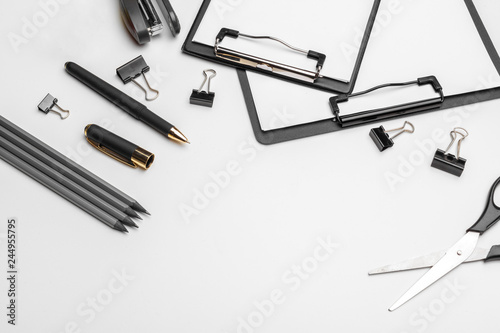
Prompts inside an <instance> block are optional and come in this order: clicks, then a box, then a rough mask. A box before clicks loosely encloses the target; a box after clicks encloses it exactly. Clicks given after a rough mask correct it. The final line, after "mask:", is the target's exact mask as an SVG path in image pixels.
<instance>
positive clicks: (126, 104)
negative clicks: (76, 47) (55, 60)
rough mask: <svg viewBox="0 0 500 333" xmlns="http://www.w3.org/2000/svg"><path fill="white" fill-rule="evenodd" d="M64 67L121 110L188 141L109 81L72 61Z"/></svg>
mask: <svg viewBox="0 0 500 333" xmlns="http://www.w3.org/2000/svg"><path fill="white" fill-rule="evenodd" d="M65 67H66V71H67V72H68V73H69V74H70V75H71V76H73V77H74V78H76V79H77V80H78V81H80V82H82V83H83V84H85V85H86V86H88V87H89V88H91V89H92V90H94V91H95V92H97V93H98V94H99V95H101V96H102V97H104V98H106V99H107V100H108V101H110V102H111V103H113V104H114V105H116V106H118V107H119V108H120V109H122V110H123V111H125V112H127V113H128V114H129V115H131V116H132V117H134V118H135V119H137V120H140V121H142V122H143V123H145V124H147V125H149V126H150V127H152V128H154V129H155V130H157V131H158V132H160V133H161V134H163V135H165V136H166V137H168V138H169V139H171V140H173V141H177V142H180V143H189V141H188V139H187V138H186V137H185V136H184V134H182V133H181V131H179V130H178V129H177V128H175V127H174V126H173V125H172V124H170V123H169V122H168V121H166V120H165V119H163V118H161V117H160V116H158V115H157V114H155V113H154V112H153V111H151V110H149V109H148V108H147V107H146V106H145V105H143V104H141V103H139V102H138V101H136V100H135V99H133V98H132V97H130V96H128V95H127V94H125V93H123V92H122V91H120V90H118V89H116V88H115V87H113V86H112V85H110V84H109V83H107V82H105V81H103V80H102V79H100V78H98V77H97V76H95V75H94V74H92V73H90V72H89V71H87V70H86V69H84V68H82V67H80V66H78V65H77V64H75V63H74V62H67V63H66V65H65Z"/></svg>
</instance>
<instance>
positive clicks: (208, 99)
mask: <svg viewBox="0 0 500 333" xmlns="http://www.w3.org/2000/svg"><path fill="white" fill-rule="evenodd" d="M208 73H212V75H210V76H208ZM203 75H205V80H203V83H202V84H201V87H200V89H198V90H196V89H193V93H192V94H191V98H190V99H189V102H190V103H191V104H194V105H200V106H207V107H209V108H211V107H212V106H213V105H214V99H215V93H213V92H211V91H210V81H212V79H213V78H214V77H216V76H217V72H216V71H214V70H213V69H205V70H204V71H203ZM205 84H207V90H206V91H205V90H203V87H204V86H205Z"/></svg>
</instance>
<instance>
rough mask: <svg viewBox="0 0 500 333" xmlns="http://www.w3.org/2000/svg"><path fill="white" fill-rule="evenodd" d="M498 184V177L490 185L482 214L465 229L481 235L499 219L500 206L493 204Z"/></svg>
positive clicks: (499, 182)
mask: <svg viewBox="0 0 500 333" xmlns="http://www.w3.org/2000/svg"><path fill="white" fill-rule="evenodd" d="M499 184H500V178H498V179H497V180H496V181H495V183H493V186H492V187H491V190H490V194H489V196H488V203H487V205H486V209H485V210H484V212H483V215H481V217H480V218H479V220H478V221H477V222H476V224H474V225H473V226H472V227H470V228H469V230H467V231H475V232H479V233H480V234H481V235H482V234H483V233H484V232H485V231H486V230H488V229H489V228H491V227H492V226H493V225H494V224H495V223H497V221H498V220H499V219H500V207H498V206H497V205H496V204H495V190H496V189H497V187H498V185H499Z"/></svg>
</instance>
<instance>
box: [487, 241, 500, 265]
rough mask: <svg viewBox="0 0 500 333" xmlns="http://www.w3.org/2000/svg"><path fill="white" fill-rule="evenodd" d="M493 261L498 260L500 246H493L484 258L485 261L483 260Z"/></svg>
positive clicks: (499, 257) (499, 258)
mask: <svg viewBox="0 0 500 333" xmlns="http://www.w3.org/2000/svg"><path fill="white" fill-rule="evenodd" d="M493 260H500V245H495V246H493V247H491V250H490V252H489V253H488V256H487V257H486V259H484V261H493Z"/></svg>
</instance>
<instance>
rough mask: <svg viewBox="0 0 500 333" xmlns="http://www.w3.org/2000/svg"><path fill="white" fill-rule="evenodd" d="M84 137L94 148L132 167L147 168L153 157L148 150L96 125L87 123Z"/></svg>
mask: <svg viewBox="0 0 500 333" xmlns="http://www.w3.org/2000/svg"><path fill="white" fill-rule="evenodd" d="M85 137H86V138H87V141H88V142H89V143H90V144H91V145H92V146H93V147H94V148H96V149H98V150H100V151H101V152H103V153H104V154H106V155H108V156H110V157H112V158H114V159H115V160H117V161H119V162H122V163H123V164H126V165H128V166H130V167H132V168H137V167H139V168H141V169H144V170H147V169H149V167H151V164H153V161H154V159H155V155H154V154H152V153H150V152H149V151H147V150H145V149H143V148H141V147H139V146H137V145H136V144H133V143H131V142H130V141H127V140H125V139H124V138H122V137H119V136H118V135H116V134H114V133H111V132H110V131H108V130H106V129H104V128H102V127H100V126H98V125H94V124H91V125H87V127H85Z"/></svg>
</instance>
